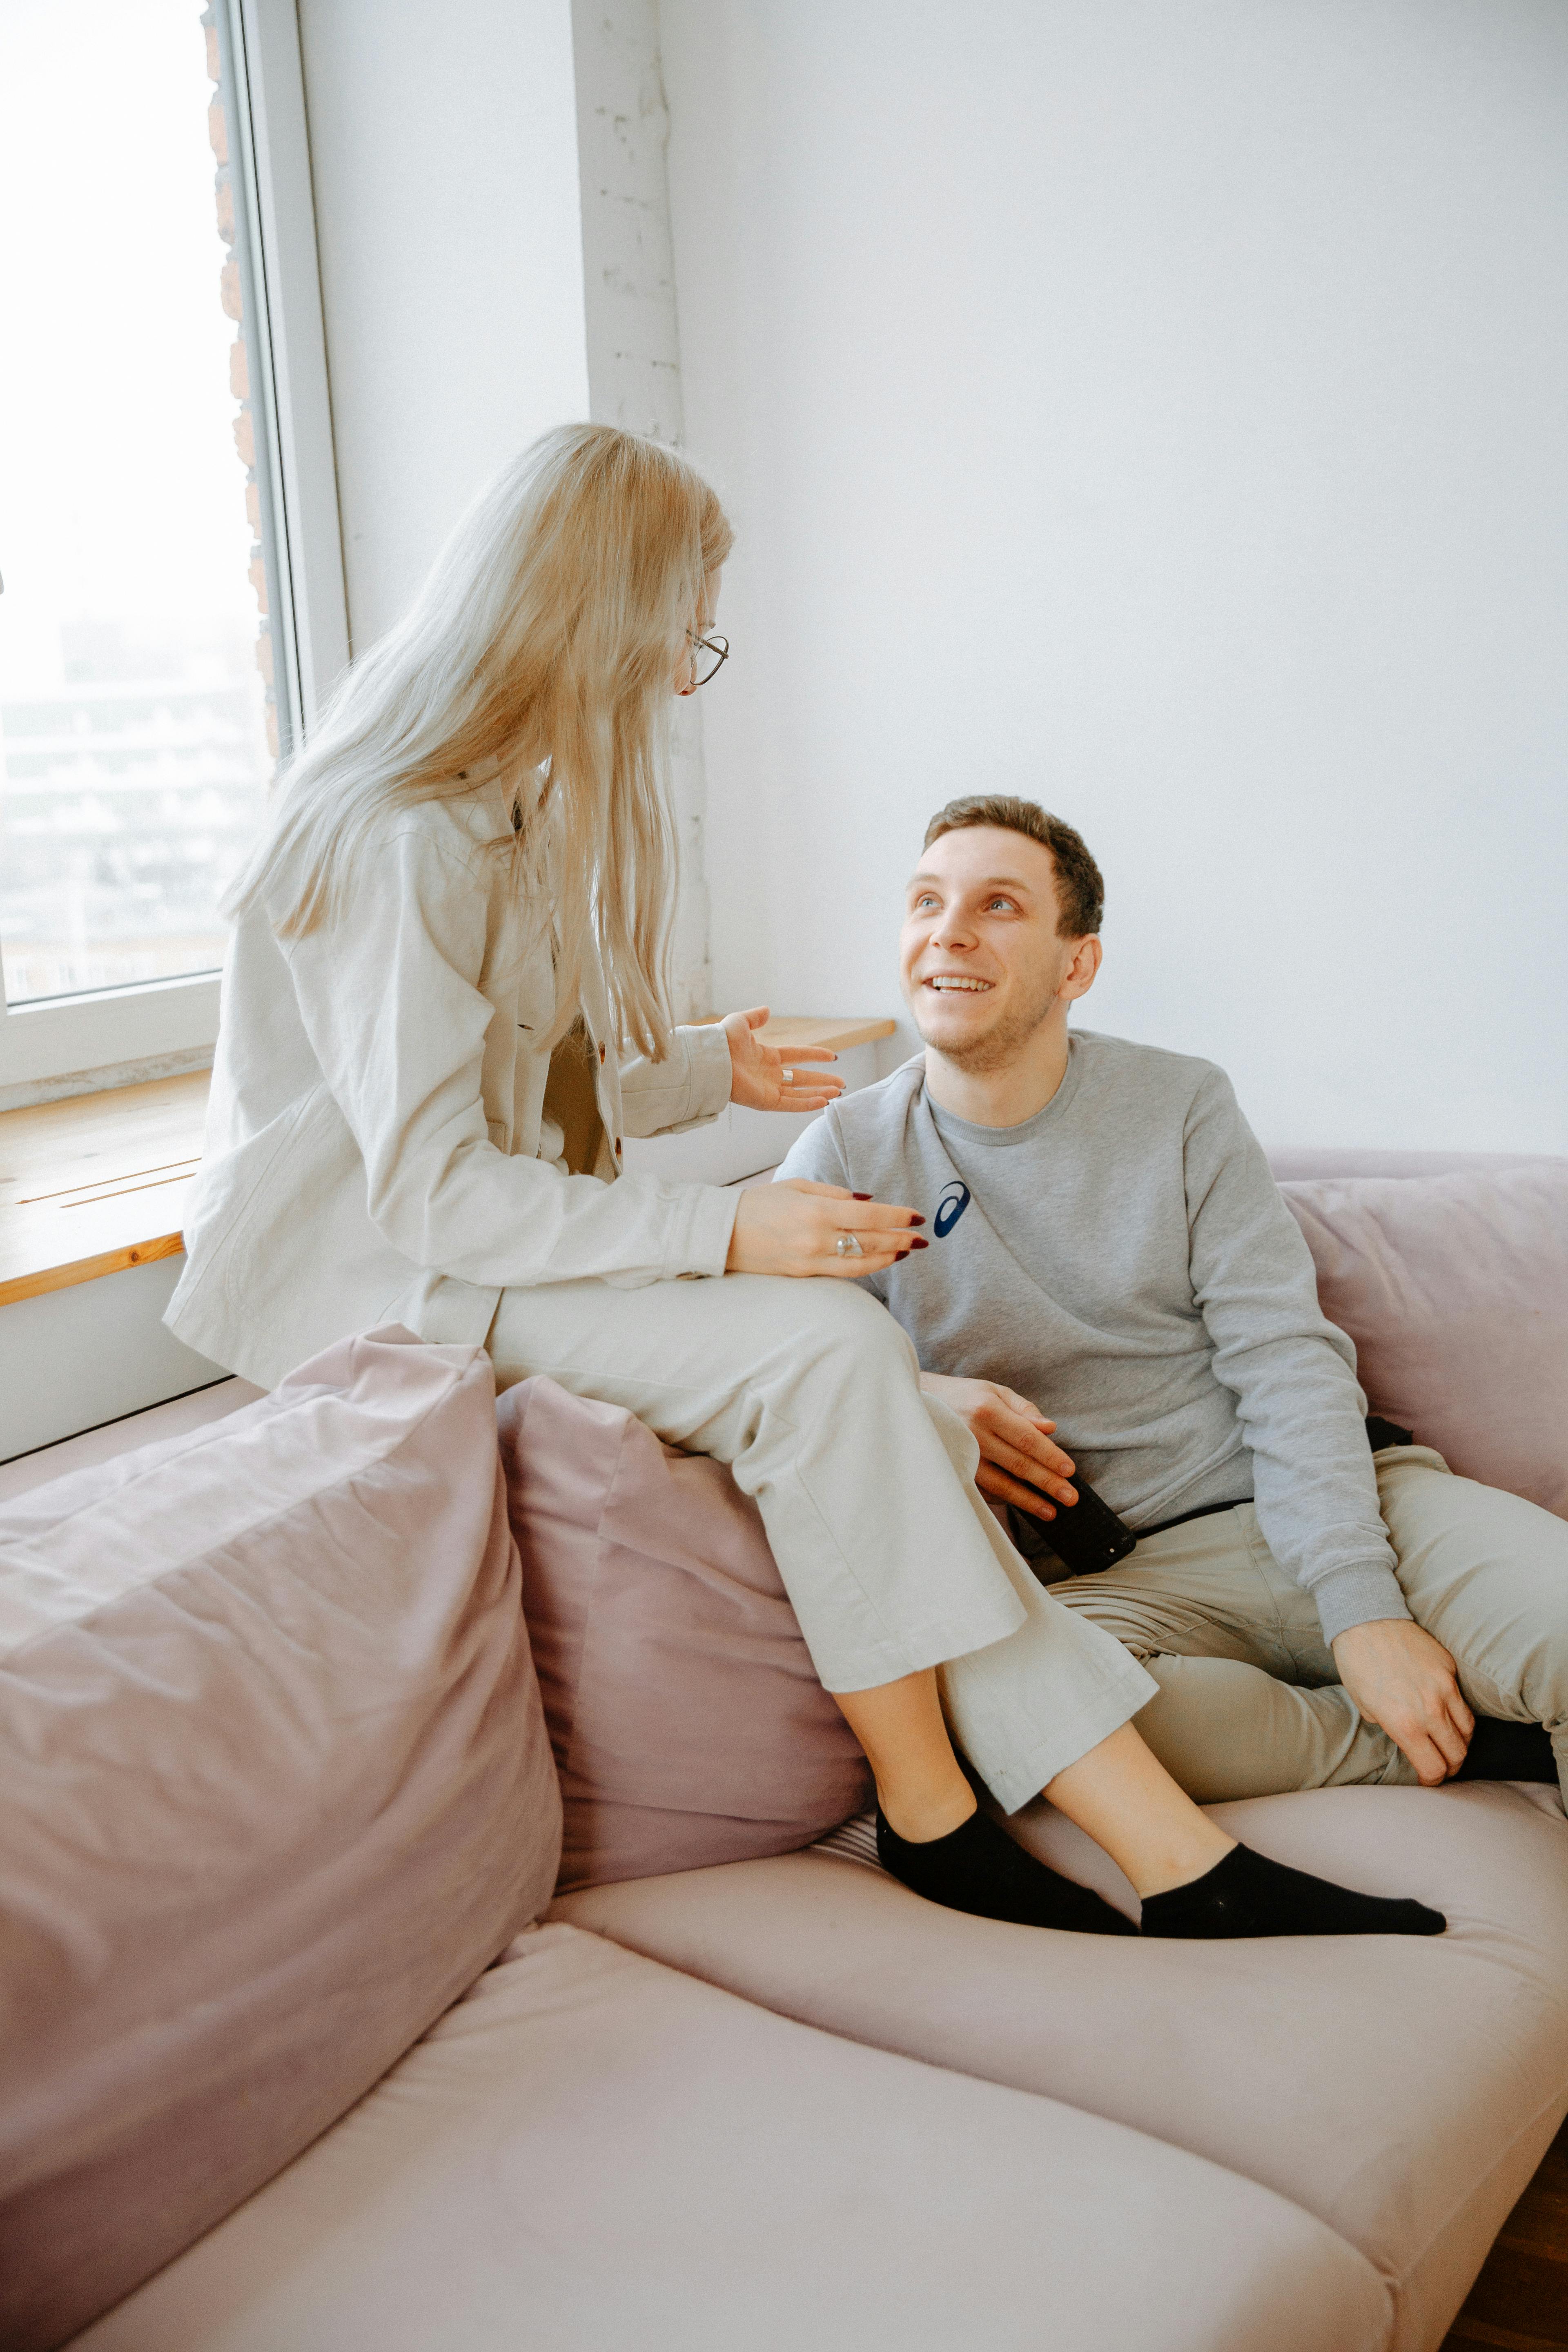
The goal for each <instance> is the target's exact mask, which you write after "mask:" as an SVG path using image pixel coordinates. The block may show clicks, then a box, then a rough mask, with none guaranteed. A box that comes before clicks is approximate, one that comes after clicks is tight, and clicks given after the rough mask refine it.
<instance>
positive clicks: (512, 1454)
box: [498, 1378, 871, 1888]
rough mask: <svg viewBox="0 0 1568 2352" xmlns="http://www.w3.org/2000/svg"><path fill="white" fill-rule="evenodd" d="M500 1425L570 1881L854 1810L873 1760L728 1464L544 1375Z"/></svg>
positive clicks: (697, 1854)
mask: <svg viewBox="0 0 1568 2352" xmlns="http://www.w3.org/2000/svg"><path fill="white" fill-rule="evenodd" d="M498 1418H499V1421H500V1438H501V1459H502V1461H503V1463H504V1464H505V1466H506V1475H507V1486H508V1490H509V1494H510V1504H511V1520H512V1527H513V1529H514V1531H515V1533H516V1536H517V1539H518V1543H519V1545H520V1547H521V1552H522V1559H523V1607H524V1609H525V1611H526V1612H527V1617H528V1625H529V1632H530V1633H531V1637H532V1641H533V1655H534V1662H535V1664H536V1665H537V1667H538V1669H539V1681H540V1687H541V1690H542V1693H543V1697H544V1711H545V1715H546V1717H547V1718H548V1720H549V1724H550V1737H551V1740H552V1745H553V1747H554V1750H555V1760H556V1763H557V1765H558V1766H559V1768H560V1772H561V1787H562V1792H563V1796H564V1799H565V1811H566V1823H565V1843H564V1848H563V1859H562V1868H561V1885H562V1886H563V1888H566V1887H574V1886H595V1885H604V1884H605V1883H607V1882H609V1881H613V1880H617V1879H623V1878H644V1877H648V1876H651V1875H653V1874H657V1873H659V1872H662V1871H670V1870H694V1869H698V1868H700V1867H701V1866H702V1865H704V1864H709V1863H718V1862H737V1861H742V1860H744V1859H746V1858H748V1857H752V1856H755V1855H759V1854H774V1853H788V1852H789V1851H790V1850H791V1849H792V1848H793V1847H795V1846H802V1845H807V1844H809V1843H811V1841H812V1839H813V1838H816V1837H819V1836H820V1835H821V1834H822V1832H824V1831H825V1830H828V1829H831V1828H833V1827H834V1825H835V1824H836V1823H837V1822H842V1821H844V1820H847V1817H848V1816H849V1815H850V1814H851V1813H855V1812H858V1811H862V1810H863V1809H864V1807H865V1806H866V1805H867V1804H868V1803H869V1801H870V1790H871V1782H870V1775H869V1772H868V1768H867V1765H866V1759H865V1758H864V1757H863V1756H862V1754H861V1752H860V1749H859V1748H858V1745H857V1744H856V1741H855V1739H854V1738H853V1737H852V1736H851V1734H850V1732H849V1729H848V1727H847V1725H846V1723H845V1721H844V1718H843V1717H842V1716H841V1715H840V1714H839V1712H838V1709H837V1707H836V1706H834V1704H833V1701H832V1700H831V1699H830V1698H829V1697H828V1696H827V1695H826V1692H825V1691H824V1690H823V1688H822V1685H820V1683H819V1682H818V1681H817V1679H816V1673H815V1671H814V1670H813V1667H812V1664H811V1659H810V1656H809V1654H808V1653H807V1651H806V1647H805V1643H804V1642H803V1641H802V1639H801V1635H800V1628H799V1626H798V1625H797V1624H796V1622H795V1612H794V1610H793V1609H792V1608H791V1607H790V1604H789V1600H788V1596H787V1595H786V1594H785V1591H784V1586H783V1584H782V1582H781V1581H780V1579H779V1572H778V1570H777V1569H776V1568H775V1567H774V1565H773V1554H772V1552H771V1551H770V1550H769V1549H768V1542H767V1538H766V1536H765V1535H764V1534H763V1523H762V1520H761V1518H760V1517H758V1514H757V1509H756V1506H755V1504H753V1503H752V1502H750V1501H748V1499H747V1498H746V1496H743V1495H742V1493H741V1492H740V1490H739V1488H738V1487H737V1486H736V1485H735V1482H734V1480H733V1479H732V1478H731V1475H730V1473H729V1471H728V1470H727V1469H726V1468H725V1467H724V1466H723V1465H722V1464H721V1463H717V1462H710V1461H708V1460H706V1459H705V1458H703V1457H702V1456H700V1455H698V1454H679V1453H676V1452H674V1451H671V1450H668V1449H667V1448H666V1447H664V1446H663V1445H661V1444H659V1442H658V1438H656V1437H655V1436H654V1435H653V1433H652V1432H651V1431H649V1430H647V1429H646V1428H645V1427H644V1426H643V1424H642V1423H641V1422H639V1421H637V1420H635V1419H634V1418H633V1416H632V1415H631V1414H630V1413H629V1412H622V1411H621V1410H620V1409H619V1407H618V1406H616V1405H610V1404H600V1403H596V1402H592V1401H590V1400H587V1399H584V1398H581V1397H574V1396H570V1395H568V1394H567V1392H566V1391H564V1390H563V1389H561V1388H558V1387H557V1386H556V1384H555V1382H554V1381H549V1380H545V1379H542V1378H539V1379H534V1380H529V1381H519V1383H518V1384H517V1386H516V1387H515V1388H511V1389H509V1390H507V1391H506V1393H505V1394H504V1395H503V1396H502V1398H501V1400H500V1405H499V1407H498Z"/></svg>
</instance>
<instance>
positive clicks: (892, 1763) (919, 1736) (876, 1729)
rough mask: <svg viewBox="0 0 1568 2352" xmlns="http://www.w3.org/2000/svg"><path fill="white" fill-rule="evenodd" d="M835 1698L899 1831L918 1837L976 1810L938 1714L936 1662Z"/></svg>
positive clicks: (954, 1824)
mask: <svg viewBox="0 0 1568 2352" xmlns="http://www.w3.org/2000/svg"><path fill="white" fill-rule="evenodd" d="M837 1702H838V1707H839V1711H840V1713H841V1714H842V1715H843V1717H844V1720H845V1722H846V1723H847V1725H848V1726H849V1728H850V1730H851V1731H852V1732H853V1733H854V1734H855V1737H856V1738H857V1739H858V1741H859V1742H860V1745H861V1747H862V1748H864V1749H865V1751H866V1761H867V1762H868V1764H869V1766H870V1767H871V1772H872V1777H873V1778H874V1779H875V1780H876V1783H877V1802H878V1804H879V1806H880V1807H881V1809H882V1811H883V1814H884V1815H885V1817H886V1818H887V1820H888V1821H889V1822H891V1824H892V1826H893V1828H894V1829H895V1830H896V1831H897V1832H898V1834H899V1835H900V1837H901V1838H904V1839H906V1840H908V1841H909V1843H910V1844H913V1845H923V1844H926V1843H929V1841H930V1840H931V1839H932V1838H940V1837H946V1835H947V1834H948V1832H949V1831H951V1830H956V1829H959V1828H961V1827H962V1826H963V1823H964V1822H966V1821H967V1820H968V1819H969V1817H970V1815H971V1814H972V1813H973V1811H974V1810H975V1806H974V1791H973V1789H972V1788H971V1787H970V1785H969V1782H968V1781H967V1780H965V1778H964V1776H963V1769H961V1767H960V1765H959V1761H958V1759H957V1757H956V1756H955V1755H954V1754H953V1752H952V1740H951V1738H949V1737H948V1729H947V1726H946V1724H945V1723H944V1722H943V1721H942V1700H941V1699H940V1697H939V1696H937V1687H936V1672H935V1669H934V1668H933V1667H931V1666H928V1667H926V1669H925V1670H924V1672H923V1673H921V1674H918V1675H900V1678H899V1680H898V1681H897V1682H896V1683H883V1684H882V1685H881V1686H880V1688H879V1689H877V1690H863V1691H839V1692H838V1693H837Z"/></svg>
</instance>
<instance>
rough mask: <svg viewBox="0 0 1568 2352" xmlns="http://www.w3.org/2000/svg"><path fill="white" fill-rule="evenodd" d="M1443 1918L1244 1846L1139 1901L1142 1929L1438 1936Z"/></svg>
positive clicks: (1199, 1933) (1194, 1933) (1153, 1932)
mask: <svg viewBox="0 0 1568 2352" xmlns="http://www.w3.org/2000/svg"><path fill="white" fill-rule="evenodd" d="M1447 1924H1448V1923H1447V1920H1446V1919H1445V1918H1444V1916H1443V1915H1442V1913H1441V1912H1440V1911H1428V1910H1427V1908H1426V1905H1425V1904H1424V1903H1403V1902H1399V1903H1391V1902H1389V1901H1388V1900H1387V1899H1386V1897H1384V1896H1382V1895H1352V1893H1351V1891H1350V1889H1349V1887H1347V1886H1335V1885H1333V1884H1332V1883H1331V1881H1330V1880H1329V1879H1326V1878H1312V1877H1310V1876H1309V1875H1308V1874H1307V1872H1306V1871H1304V1870H1290V1869H1288V1868H1287V1866H1286V1865H1285V1864H1284V1863H1282V1862H1270V1861H1269V1860H1268V1856H1267V1854H1261V1853H1253V1851H1252V1849H1251V1847H1250V1846H1245V1845H1238V1846H1237V1847H1236V1848H1235V1849H1234V1850H1233V1851H1232V1852H1231V1853H1227V1854H1226V1857H1225V1860H1224V1861H1223V1862H1216V1863H1215V1866H1214V1868H1213V1869H1212V1870H1205V1873H1204V1874H1203V1876H1202V1877H1201V1878H1194V1879H1193V1880H1192V1881H1191V1883H1190V1884H1189V1885H1186V1886H1173V1887H1171V1888H1170V1889H1168V1891H1167V1892H1166V1893H1165V1894H1163V1895H1146V1896H1145V1897H1144V1902H1143V1933H1144V1934H1145V1935H1146V1936H1440V1935H1441V1934H1442V1932H1443V1930H1444V1928H1445V1927H1447Z"/></svg>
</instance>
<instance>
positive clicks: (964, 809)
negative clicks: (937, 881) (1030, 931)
mask: <svg viewBox="0 0 1568 2352" xmlns="http://www.w3.org/2000/svg"><path fill="white" fill-rule="evenodd" d="M971 824H994V825H998V826H1000V828H1001V829H1002V831H1003V832H1004V833H1021V834H1023V835H1025V836H1026V838H1027V839H1028V840H1030V841H1037V842H1038V843H1039V845H1040V847H1041V848H1042V849H1048V850H1049V851H1050V853H1051V862H1052V864H1053V865H1054V866H1055V867H1056V877H1057V929H1058V930H1059V931H1060V933H1061V935H1062V937H1063V938H1064V939H1067V940H1088V939H1093V938H1094V937H1095V936H1096V934H1097V933H1098V931H1099V929H1100V919H1101V917H1102V916H1103V915H1104V913H1105V881H1104V877H1103V876H1102V875H1101V873H1100V868H1099V866H1097V865H1096V864H1095V862H1094V860H1093V858H1092V857H1091V856H1089V845H1088V843H1087V842H1086V841H1085V840H1084V837H1083V835H1082V834H1081V833H1075V832H1074V830H1073V828H1072V826H1071V825H1070V824H1067V823H1065V822H1064V820H1063V819H1062V818H1061V817H1059V816H1053V815H1052V814H1051V813H1050V811H1049V809H1043V808H1042V807H1041V806H1040V804H1039V803H1038V802H1037V801H1023V800H1018V799H1017V798H1016V797H1015V795H1014V794H1013V793H973V794H971V795H970V796H969V797H968V798H967V799H965V800H961V801H949V803H948V804H947V806H946V807H945V808H942V809H938V811H937V813H936V814H935V815H934V816H933V817H932V819H931V823H930V824H928V825H927V827H926V837H925V846H926V847H927V848H928V849H929V848H930V847H931V843H932V842H933V841H940V840H941V838H942V835H943V834H944V833H958V832H961V831H962V830H963V827H964V826H965V825H971Z"/></svg>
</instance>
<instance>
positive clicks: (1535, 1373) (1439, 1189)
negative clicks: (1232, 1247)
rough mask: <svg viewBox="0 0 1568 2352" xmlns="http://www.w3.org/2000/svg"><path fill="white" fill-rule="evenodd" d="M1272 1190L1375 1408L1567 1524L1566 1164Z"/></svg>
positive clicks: (1456, 1462)
mask: <svg viewBox="0 0 1568 2352" xmlns="http://www.w3.org/2000/svg"><path fill="white" fill-rule="evenodd" d="M1281 1190H1282V1191H1283V1192H1284V1195H1285V1198H1286V1200H1287V1202H1289V1205H1290V1208H1291V1210H1292V1212H1293V1213H1294V1215H1295V1217H1296V1221H1297V1223H1299V1224H1300V1228H1301V1230H1302V1232H1303V1233H1304V1234H1305V1235H1306V1237H1307V1244H1308V1247H1309V1248H1310V1251H1311V1253H1312V1257H1313V1261H1314V1263H1315V1265H1316V1266H1317V1269H1318V1297H1319V1299H1320V1300H1321V1304H1322V1309H1323V1312H1324V1314H1325V1315H1326V1316H1327V1317H1328V1318H1329V1320H1330V1321H1331V1323H1337V1324H1338V1325H1339V1327H1340V1328H1341V1329H1342V1331H1347V1332H1348V1333H1349V1334H1350V1336H1351V1338H1352V1339H1353V1340H1354V1341H1355V1348H1356V1360H1357V1364H1358V1367H1359V1370H1360V1377H1361V1382H1362V1386H1363V1388H1364V1389H1365V1391H1366V1393H1367V1400H1368V1403H1369V1405H1370V1407H1371V1409H1372V1411H1373V1412H1378V1413H1382V1414H1383V1415H1384V1417H1385V1418H1386V1419H1387V1420H1389V1421H1394V1422H1397V1423H1399V1424H1400V1426H1401V1427H1402V1428H1405V1429H1409V1430H1413V1431H1414V1432H1415V1436H1416V1438H1417V1439H1418V1440H1419V1441H1420V1442H1421V1443H1422V1444H1426V1445H1435V1446H1436V1448H1437V1451H1438V1452H1439V1453H1440V1454H1443V1455H1444V1456H1445V1457H1446V1459H1447V1463H1448V1465H1449V1466H1450V1468H1451V1469H1454V1470H1457V1471H1458V1472H1459V1473H1460V1474H1461V1475H1463V1476H1465V1477H1467V1478H1479V1479H1480V1480H1481V1481H1482V1482H1483V1483H1484V1484H1485V1485H1487V1486H1504V1487H1507V1488H1508V1490H1509V1491H1510V1493H1511V1494H1515V1495H1522V1496H1525V1497H1526V1498H1527V1500H1529V1501H1531V1502H1532V1503H1539V1504H1541V1505H1542V1507H1544V1508H1545V1509H1547V1510H1549V1511H1555V1512H1556V1513H1557V1514H1558V1516H1559V1517H1562V1518H1568V1160H1535V1161H1525V1162H1516V1163H1514V1164H1513V1165H1511V1166H1506V1167H1500V1168H1481V1169H1477V1170H1473V1171H1471V1170H1466V1171H1454V1172H1451V1173H1449V1174H1447V1175H1439V1176H1407V1177H1398V1176H1358V1177H1339V1178H1321V1179H1319V1180H1318V1181H1314V1182H1306V1183H1289V1182H1288V1183H1286V1184H1284V1185H1283V1186H1282V1187H1281Z"/></svg>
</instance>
